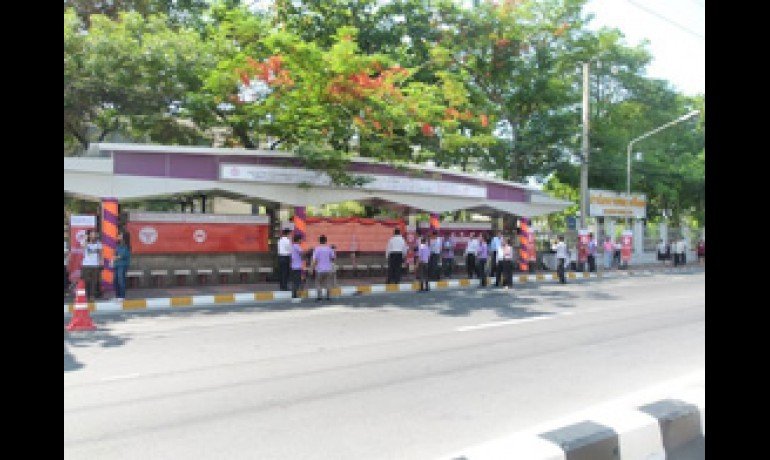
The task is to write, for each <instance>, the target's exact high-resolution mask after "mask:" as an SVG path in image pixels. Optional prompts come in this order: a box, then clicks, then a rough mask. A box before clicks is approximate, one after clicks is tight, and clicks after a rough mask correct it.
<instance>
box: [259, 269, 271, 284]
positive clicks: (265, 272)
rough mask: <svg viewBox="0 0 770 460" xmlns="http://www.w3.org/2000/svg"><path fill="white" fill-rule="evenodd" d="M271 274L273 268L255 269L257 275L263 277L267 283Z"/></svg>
mask: <svg viewBox="0 0 770 460" xmlns="http://www.w3.org/2000/svg"><path fill="white" fill-rule="evenodd" d="M272 273H273V267H259V268H257V274H258V275H265V281H267V278H268V276H270V275H271V274H272Z"/></svg>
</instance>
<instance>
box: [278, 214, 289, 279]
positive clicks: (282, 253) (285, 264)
mask: <svg viewBox="0 0 770 460" xmlns="http://www.w3.org/2000/svg"><path fill="white" fill-rule="evenodd" d="M290 233H291V229H288V228H284V229H283V232H282V236H281V238H280V239H279V240H278V286H279V289H280V290H281V291H288V290H289V270H290V265H291V241H290V240H289V234H290Z"/></svg>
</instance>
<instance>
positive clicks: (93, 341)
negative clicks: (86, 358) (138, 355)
mask: <svg viewBox="0 0 770 460" xmlns="http://www.w3.org/2000/svg"><path fill="white" fill-rule="evenodd" d="M67 322H68V321H67V319H66V318H65V321H64V325H65V326H66V325H67ZM94 325H95V326H96V330H95V331H74V332H69V331H67V330H66V329H65V330H64V372H69V371H76V370H78V369H82V368H83V367H84V364H83V363H81V362H79V361H78V360H77V358H76V357H75V355H73V354H72V352H71V351H70V350H71V349H73V348H77V347H85V346H94V345H95V346H100V347H119V346H121V345H124V344H125V343H126V342H127V339H125V338H123V337H120V336H117V335H115V334H112V333H111V332H110V330H109V329H108V328H106V327H104V326H103V325H100V324H99V321H98V318H94Z"/></svg>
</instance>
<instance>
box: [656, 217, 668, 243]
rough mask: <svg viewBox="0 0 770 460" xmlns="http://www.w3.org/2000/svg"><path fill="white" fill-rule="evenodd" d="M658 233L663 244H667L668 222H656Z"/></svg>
mask: <svg viewBox="0 0 770 460" xmlns="http://www.w3.org/2000/svg"><path fill="white" fill-rule="evenodd" d="M658 233H659V234H660V239H661V240H663V244H668V222H661V223H659V224H658Z"/></svg>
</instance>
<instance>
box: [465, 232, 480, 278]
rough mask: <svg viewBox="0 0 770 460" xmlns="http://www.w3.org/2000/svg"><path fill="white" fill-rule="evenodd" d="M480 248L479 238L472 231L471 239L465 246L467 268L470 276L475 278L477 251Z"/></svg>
mask: <svg viewBox="0 0 770 460" xmlns="http://www.w3.org/2000/svg"><path fill="white" fill-rule="evenodd" d="M478 250H479V240H478V238H477V237H476V235H475V234H473V233H471V239H470V241H468V245H467V246H465V268H466V269H467V270H468V278H473V273H474V272H475V271H476V253H477V252H478Z"/></svg>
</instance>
